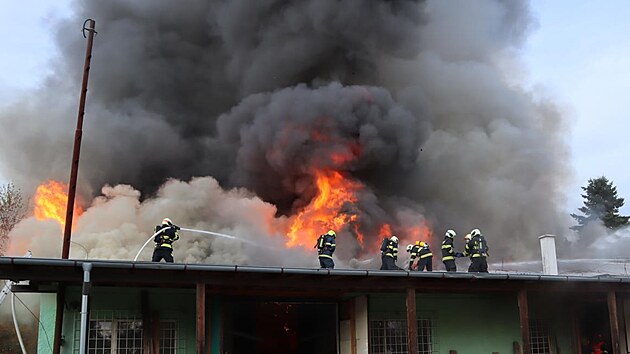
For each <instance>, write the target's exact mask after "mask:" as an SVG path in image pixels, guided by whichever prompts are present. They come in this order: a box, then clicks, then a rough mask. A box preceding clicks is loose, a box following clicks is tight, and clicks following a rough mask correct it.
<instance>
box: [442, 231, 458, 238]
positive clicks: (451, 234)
mask: <svg viewBox="0 0 630 354" xmlns="http://www.w3.org/2000/svg"><path fill="white" fill-rule="evenodd" d="M445 235H446V237H450V238H453V237H455V236H456V235H457V234H456V233H455V231H453V230H446V234H445Z"/></svg>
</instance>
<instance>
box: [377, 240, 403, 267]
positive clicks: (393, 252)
mask: <svg viewBox="0 0 630 354" xmlns="http://www.w3.org/2000/svg"><path fill="white" fill-rule="evenodd" d="M381 252H382V253H381V255H382V256H381V260H382V262H383V264H382V265H381V270H400V268H399V267H398V266H397V265H396V261H397V260H398V237H396V236H392V237H390V238H389V240H388V241H387V245H386V246H385V247H384V251H381Z"/></svg>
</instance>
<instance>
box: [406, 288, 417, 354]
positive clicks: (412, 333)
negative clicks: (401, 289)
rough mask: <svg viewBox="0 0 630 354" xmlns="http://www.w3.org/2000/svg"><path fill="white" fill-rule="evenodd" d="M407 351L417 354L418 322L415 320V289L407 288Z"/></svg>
mask: <svg viewBox="0 0 630 354" xmlns="http://www.w3.org/2000/svg"><path fill="white" fill-rule="evenodd" d="M407 352H408V353H409V354H418V323H417V320H416V289H413V288H411V289H407Z"/></svg>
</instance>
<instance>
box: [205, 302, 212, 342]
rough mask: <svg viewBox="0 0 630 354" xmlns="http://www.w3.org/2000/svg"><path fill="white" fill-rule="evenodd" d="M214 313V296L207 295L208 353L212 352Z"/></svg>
mask: <svg viewBox="0 0 630 354" xmlns="http://www.w3.org/2000/svg"><path fill="white" fill-rule="evenodd" d="M206 295H208V294H206ZM212 315H213V314H212V296H206V353H212Z"/></svg>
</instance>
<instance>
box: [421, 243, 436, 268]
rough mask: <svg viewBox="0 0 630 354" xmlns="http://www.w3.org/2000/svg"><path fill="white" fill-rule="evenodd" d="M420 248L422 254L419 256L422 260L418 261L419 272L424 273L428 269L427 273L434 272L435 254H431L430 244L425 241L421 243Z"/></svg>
mask: <svg viewBox="0 0 630 354" xmlns="http://www.w3.org/2000/svg"><path fill="white" fill-rule="evenodd" d="M418 246H419V247H420V252H419V254H418V256H419V257H420V260H419V261H418V270H419V271H421V272H422V271H423V270H425V269H426V270H427V272H432V271H433V253H431V250H430V249H429V244H428V243H426V242H424V241H420V244H419V245H418Z"/></svg>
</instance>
